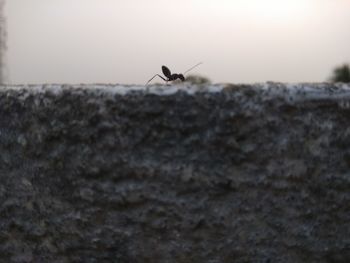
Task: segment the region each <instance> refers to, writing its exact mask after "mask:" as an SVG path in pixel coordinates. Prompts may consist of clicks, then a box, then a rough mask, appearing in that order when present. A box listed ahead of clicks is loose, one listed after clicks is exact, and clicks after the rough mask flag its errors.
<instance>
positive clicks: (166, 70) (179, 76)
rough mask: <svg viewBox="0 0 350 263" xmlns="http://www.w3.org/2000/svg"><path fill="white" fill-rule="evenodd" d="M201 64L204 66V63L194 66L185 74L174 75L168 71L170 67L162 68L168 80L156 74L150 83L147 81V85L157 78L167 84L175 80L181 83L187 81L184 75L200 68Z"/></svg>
mask: <svg viewBox="0 0 350 263" xmlns="http://www.w3.org/2000/svg"><path fill="white" fill-rule="evenodd" d="M200 64H202V62H200V63H198V64H196V65H194V66H193V67H192V68H190V69H188V70H186V71H185V72H184V73H183V74H177V73H173V74H171V71H170V69H168V67H166V66H162V71H163V74H164V76H165V77H166V78H164V77H162V76H161V75H159V74H156V75H154V76H153V77H152V78H151V79H150V80H149V81H147V83H146V85H147V84H148V83H150V82H151V81H152V79H154V78H155V77H157V76H158V77H160V78H161V79H162V80H164V81H165V82H166V83H167V82H168V81H174V80H177V79H180V80H181V81H185V77H184V74H186V73H187V72H189V71H190V70H192V69H194V68H195V67H197V66H199V65H200Z"/></svg>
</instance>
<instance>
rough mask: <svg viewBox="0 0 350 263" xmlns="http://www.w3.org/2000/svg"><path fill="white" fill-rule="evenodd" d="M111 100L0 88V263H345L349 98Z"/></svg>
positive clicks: (107, 90)
mask: <svg viewBox="0 0 350 263" xmlns="http://www.w3.org/2000/svg"><path fill="white" fill-rule="evenodd" d="M118 89H120V90H121V87H117V86H98V85H97V86H86V85H85V86H84V85H81V86H69V85H65V86H59V85H51V86H50V85H48V86H43V87H39V86H12V87H2V88H1V90H0V215H1V217H0V262H16V263H22V262H23V263H27V262H39V263H40V262H52V263H65V262H87V263H89V262H131V263H132V262H135V263H138V262H152V263H153V262H155V263H157V262H162V263H163V262H169V263H172V262H193V263H197V262H198V263H202V262H209V263H219V262H266V263H267V262H287V263H288V262H318V263H319V262H321V263H322V262H344V263H345V262H350V87H349V86H346V85H331V84H298V85H287V84H277V83H267V84H260V85H253V86H247V85H241V86H239V85H237V86H234V85H227V86H226V87H224V88H222V87H220V86H213V87H205V86H204V87H196V88H193V87H192V88H191V87H186V86H179V87H175V88H173V87H172V86H164V87H159V86H152V87H150V88H148V89H147V90H146V91H142V90H141V89H135V88H134V89H133V87H124V90H123V92H121V91H120V92H118ZM125 90H130V92H125ZM162 90H164V92H162ZM169 90H170V91H171V92H165V91H169Z"/></svg>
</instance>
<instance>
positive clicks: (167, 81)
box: [146, 74, 168, 85]
mask: <svg viewBox="0 0 350 263" xmlns="http://www.w3.org/2000/svg"><path fill="white" fill-rule="evenodd" d="M157 76H158V77H160V78H161V79H162V80H164V81H165V82H168V80H166V79H165V78H163V77H162V76H161V75H158V74H156V75H154V76H153V77H152V78H151V79H150V80H149V81H147V83H146V85H147V84H148V83H150V82H151V80H152V79H154V78H155V77H157Z"/></svg>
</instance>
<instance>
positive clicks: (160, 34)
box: [5, 0, 350, 84]
mask: <svg viewBox="0 0 350 263" xmlns="http://www.w3.org/2000/svg"><path fill="white" fill-rule="evenodd" d="M5 8H6V9H5V10H6V17H7V30H8V41H7V45H8V51H7V58H6V60H7V79H8V82H10V83H130V84H131V83H136V84H144V83H145V82H146V81H147V80H148V79H149V78H150V77H152V76H153V75H154V74H156V73H161V65H167V66H168V67H169V68H170V69H171V70H172V71H174V72H177V73H180V72H184V71H185V70H187V69H188V68H190V67H191V66H192V65H194V64H196V63H198V62H201V61H202V62H204V63H203V64H202V65H201V66H199V67H197V68H196V69H195V70H193V71H192V72H191V73H195V74H202V75H204V76H207V77H209V78H210V79H211V80H212V81H214V82H235V83H237V82H239V83H242V82H244V83H251V82H264V81H283V82H306V81H308V82H317V81H324V80H326V79H327V77H329V75H330V73H331V70H332V68H333V67H334V66H337V65H339V64H342V63H344V62H350V0H7V1H6V7H5Z"/></svg>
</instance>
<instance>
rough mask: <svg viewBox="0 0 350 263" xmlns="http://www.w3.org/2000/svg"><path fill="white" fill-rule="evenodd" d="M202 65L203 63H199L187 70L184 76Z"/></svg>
mask: <svg viewBox="0 0 350 263" xmlns="http://www.w3.org/2000/svg"><path fill="white" fill-rule="evenodd" d="M200 64H203V62H199V63H198V64H196V65H194V66H193V67H192V68H190V69H188V70H186V71H185V72H184V75H185V74H186V73H187V72H189V71H191V70H192V69H194V68H195V67H198V66H199V65H200Z"/></svg>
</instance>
